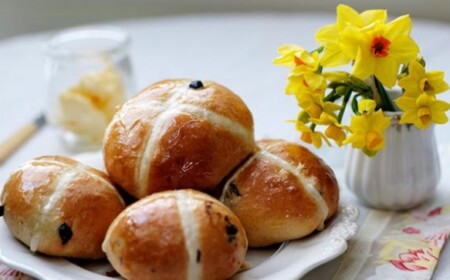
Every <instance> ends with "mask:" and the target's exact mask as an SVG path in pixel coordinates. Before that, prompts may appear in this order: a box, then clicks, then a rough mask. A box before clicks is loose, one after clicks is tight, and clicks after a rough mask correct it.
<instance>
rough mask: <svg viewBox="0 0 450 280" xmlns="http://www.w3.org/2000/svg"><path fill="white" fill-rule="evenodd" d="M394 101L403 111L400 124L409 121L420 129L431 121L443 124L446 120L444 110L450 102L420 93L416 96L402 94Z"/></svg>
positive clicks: (449, 107) (448, 107)
mask: <svg viewBox="0 0 450 280" xmlns="http://www.w3.org/2000/svg"><path fill="white" fill-rule="evenodd" d="M395 102H396V103H397V105H398V107H399V108H400V109H401V110H402V111H404V114H403V115H402V117H401V119H400V124H406V123H410V124H414V125H415V126H416V127H418V128H420V129H425V128H427V127H429V126H430V124H431V123H437V124H444V123H446V122H448V117H447V116H446V114H445V112H446V111H448V110H449V109H450V104H449V103H447V102H445V101H442V100H437V99H436V97H435V96H433V95H428V94H426V93H422V94H420V95H419V97H418V98H414V97H411V96H402V97H399V98H397V100H396V101H395Z"/></svg>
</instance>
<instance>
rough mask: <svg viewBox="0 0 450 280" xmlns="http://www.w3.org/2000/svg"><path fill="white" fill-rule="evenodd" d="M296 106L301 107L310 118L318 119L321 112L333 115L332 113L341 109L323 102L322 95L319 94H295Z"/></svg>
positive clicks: (331, 103)
mask: <svg viewBox="0 0 450 280" xmlns="http://www.w3.org/2000/svg"><path fill="white" fill-rule="evenodd" d="M296 97H297V101H298V105H299V106H300V107H302V108H303V109H304V110H305V111H306V113H308V115H309V116H310V117H311V118H316V119H317V118H320V114H322V112H326V113H328V114H330V115H334V111H336V110H339V109H341V106H339V105H337V104H335V103H333V102H329V101H326V102H324V101H323V95H320V94H309V93H303V94H297V95H296Z"/></svg>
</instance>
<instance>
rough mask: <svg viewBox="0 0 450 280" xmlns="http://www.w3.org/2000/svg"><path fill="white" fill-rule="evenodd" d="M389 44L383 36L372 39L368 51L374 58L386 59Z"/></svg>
mask: <svg viewBox="0 0 450 280" xmlns="http://www.w3.org/2000/svg"><path fill="white" fill-rule="evenodd" d="M390 45H391V42H390V41H389V40H388V39H386V38H384V37H383V36H378V37H375V38H373V40H372V44H371V45H370V51H371V52H372V54H373V55H374V56H375V57H386V56H388V54H389V46H390Z"/></svg>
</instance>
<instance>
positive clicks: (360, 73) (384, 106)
mask: <svg viewBox="0 0 450 280" xmlns="http://www.w3.org/2000/svg"><path fill="white" fill-rule="evenodd" d="M411 28H412V22H411V18H410V17H409V15H404V16H401V17H398V18H396V19H394V20H392V21H391V22H388V23H387V12H386V11H385V10H368V11H364V12H362V13H361V14H359V13H358V12H357V11H355V10H354V9H352V8H351V7H349V6H346V5H342V4H341V5H339V6H338V7H337V20H336V23H335V24H330V25H327V26H324V27H322V28H320V29H319V30H318V31H317V33H316V35H315V39H316V41H317V42H318V43H319V44H320V45H321V46H320V47H319V48H317V49H315V50H313V51H307V50H305V49H304V48H302V47H300V46H297V45H282V46H280V48H279V49H278V52H279V54H280V56H279V57H277V58H275V60H274V63H275V64H276V65H281V66H287V67H290V68H291V69H292V71H291V72H290V74H289V76H288V84H287V87H286V93H287V94H292V95H294V96H295V97H296V99H297V102H298V105H299V107H300V108H301V111H300V113H299V115H298V117H297V119H296V121H295V126H296V129H297V130H298V131H299V132H300V133H301V137H300V138H301V140H303V141H304V142H307V143H310V144H313V145H314V146H315V147H318V148H319V147H321V145H322V141H323V142H325V143H327V144H328V145H331V141H333V142H335V143H336V144H337V145H338V146H341V145H345V144H351V145H352V146H353V147H354V148H358V149H361V150H362V151H363V152H364V153H365V154H367V155H368V156H374V155H375V154H376V153H377V152H378V151H379V150H381V149H383V147H384V141H385V140H384V132H385V131H386V129H387V128H388V127H389V125H390V122H391V119H390V118H389V117H386V116H385V114H384V113H383V112H386V111H398V110H401V111H402V112H403V113H402V115H401V118H400V124H411V125H415V126H416V127H417V128H419V129H425V128H427V127H429V126H430V124H432V123H436V124H443V123H446V122H447V121H448V117H447V116H446V113H445V112H446V111H447V110H449V109H450V104H449V103H447V102H445V101H443V100H439V99H438V98H437V94H439V93H442V92H445V91H446V90H447V89H448V88H449V86H448V84H447V83H446V82H445V81H444V73H443V72H442V71H429V72H427V71H426V70H425V61H424V59H423V58H421V57H419V56H418V54H419V47H418V46H417V44H416V43H415V41H414V40H413V39H412V38H411V36H410V33H411ZM342 65H351V66H352V70H351V73H348V72H345V71H328V72H326V71H325V68H331V67H337V66H342ZM396 85H398V86H399V87H401V88H402V94H401V96H400V97H398V98H396V99H395V100H393V99H394V98H393V96H392V94H391V92H390V91H388V90H386V88H392V87H394V86H396ZM347 107H350V108H351V109H352V111H353V113H354V115H353V116H352V118H351V120H350V125H349V126H347V125H345V124H343V116H344V113H345V110H346V108H347ZM320 127H322V128H323V129H322V131H321V130H319V128H320ZM330 140H331V141H330Z"/></svg>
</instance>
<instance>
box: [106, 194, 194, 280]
mask: <svg viewBox="0 0 450 280" xmlns="http://www.w3.org/2000/svg"><path fill="white" fill-rule="evenodd" d="M104 244H105V245H104V250H105V252H106V254H107V257H108V259H109V260H110V262H111V264H112V265H113V267H114V268H115V269H116V270H117V272H119V273H120V274H121V275H122V276H124V277H125V278H126V279H162V280H164V279H167V280H170V279H185V277H183V276H184V275H186V271H187V259H188V255H187V252H186V249H185V245H184V238H183V232H182V227H181V224H180V218H179V215H178V209H177V208H176V202H175V199H174V198H170V197H168V198H164V199H147V198H146V199H142V200H141V201H139V202H138V203H137V204H134V205H132V206H130V207H129V208H127V210H126V211H125V212H123V213H122V214H121V215H120V216H118V217H117V220H116V221H115V222H114V223H113V225H112V226H111V229H110V230H109V232H108V235H107V240H105V243H104Z"/></svg>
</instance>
